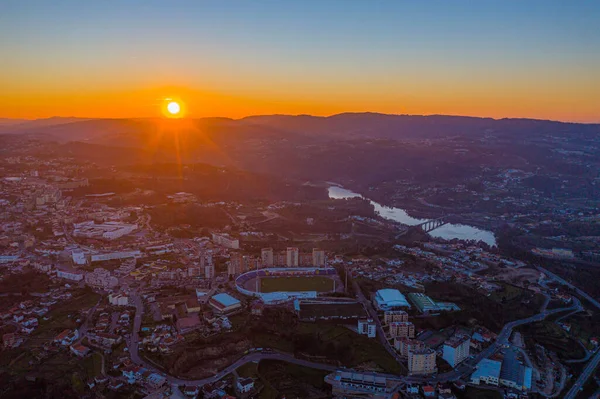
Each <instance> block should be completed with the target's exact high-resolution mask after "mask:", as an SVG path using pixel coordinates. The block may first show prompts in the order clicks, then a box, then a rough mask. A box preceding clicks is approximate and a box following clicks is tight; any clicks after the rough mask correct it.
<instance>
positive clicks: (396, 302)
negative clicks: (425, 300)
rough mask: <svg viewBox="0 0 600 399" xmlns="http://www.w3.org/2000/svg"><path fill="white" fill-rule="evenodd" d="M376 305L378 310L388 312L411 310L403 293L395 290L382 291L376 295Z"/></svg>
mask: <svg viewBox="0 0 600 399" xmlns="http://www.w3.org/2000/svg"><path fill="white" fill-rule="evenodd" d="M374 301H375V305H376V306H377V308H379V309H381V310H383V311H387V310H394V309H399V308H410V304H409V303H408V301H407V300H406V297H405V296H404V295H402V293H401V292H400V291H398V290H395V289H389V288H386V289H382V290H379V291H377V292H376V293H375V298H374Z"/></svg>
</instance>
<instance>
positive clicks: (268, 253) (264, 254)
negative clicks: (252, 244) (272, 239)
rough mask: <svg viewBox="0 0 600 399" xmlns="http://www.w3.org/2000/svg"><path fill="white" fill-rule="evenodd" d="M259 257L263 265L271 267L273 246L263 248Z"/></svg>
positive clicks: (272, 263)
mask: <svg viewBox="0 0 600 399" xmlns="http://www.w3.org/2000/svg"><path fill="white" fill-rule="evenodd" d="M260 258H261V262H262V265H263V267H273V265H274V261H273V248H263V249H261V251H260Z"/></svg>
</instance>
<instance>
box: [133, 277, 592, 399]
mask: <svg viewBox="0 0 600 399" xmlns="http://www.w3.org/2000/svg"><path fill="white" fill-rule="evenodd" d="M356 288H357V287H355V289H356ZM356 292H357V295H358V298H359V301H360V302H363V301H367V299H366V298H365V297H364V296H363V295H362V292H361V291H360V288H358V289H356ZM130 295H131V296H130V298H131V300H132V303H133V305H134V306H135V309H136V312H135V317H134V322H133V332H132V334H131V338H130V339H128V340H127V347H128V350H129V354H130V356H131V360H132V361H133V362H134V363H136V364H138V365H141V366H143V367H145V368H146V369H148V370H151V371H153V372H156V373H158V374H161V375H165V377H166V378H167V380H168V381H169V382H170V383H171V384H177V385H185V384H190V385H204V384H209V383H214V382H217V381H219V380H220V379H222V378H223V377H225V376H226V375H227V374H230V373H232V372H233V371H234V370H236V369H237V368H239V367H241V366H243V365H244V364H246V363H250V362H260V361H261V360H267V359H269V360H279V361H284V362H288V363H293V364H297V365H299V366H304V367H309V368H314V369H318V370H325V371H336V370H339V369H340V368H339V367H335V366H332V365H328V364H323V363H315V362H310V361H307V360H302V359H297V358H295V357H294V356H292V355H289V354H286V353H279V352H274V351H261V352H254V353H249V354H247V355H245V356H243V357H241V358H240V359H238V360H237V361H235V362H234V363H232V364H230V365H229V366H227V367H226V368H224V369H223V370H221V371H219V372H218V373H216V374H215V375H212V376H210V377H207V378H203V379H197V380H187V379H183V378H179V377H176V376H172V375H168V374H165V372H164V371H162V370H160V369H158V368H157V367H156V366H154V365H153V364H151V363H149V362H148V361H146V360H145V359H143V358H141V357H140V356H139V351H138V344H139V331H140V327H141V324H142V315H143V312H144V304H143V302H142V299H141V298H140V297H139V295H137V293H135V292H131V293H130ZM575 301H576V302H574V303H573V305H571V306H570V307H568V308H560V309H552V310H545V309H544V310H543V311H541V312H540V313H538V314H536V315H534V316H531V317H528V318H526V319H521V320H515V321H512V322H510V323H507V324H506V325H505V326H504V327H503V328H502V330H501V332H500V334H498V337H497V339H496V341H495V342H494V343H493V344H492V345H490V346H489V347H488V348H486V349H485V350H483V351H482V352H480V353H479V355H477V356H476V357H475V358H473V359H470V360H467V361H465V362H463V363H462V364H461V365H459V366H458V367H457V368H456V369H454V370H453V371H451V372H448V373H443V374H439V375H437V376H434V377H432V376H397V375H391V374H383V373H373V374H375V375H377V376H381V377H385V378H387V379H389V380H393V381H397V382H399V383H407V384H410V383H423V382H428V383H436V382H448V381H456V380H458V379H460V378H461V377H463V376H466V375H468V374H470V373H472V372H473V371H474V370H475V365H477V363H479V362H480V361H481V360H482V359H484V358H487V357H489V356H491V355H492V354H494V353H495V352H496V351H498V350H499V349H500V348H501V347H503V346H505V345H508V344H509V342H508V340H509V338H510V336H511V334H512V331H513V329H514V328H515V327H518V326H521V325H523V324H528V323H533V322H536V321H540V320H543V319H545V318H546V317H548V316H550V315H553V314H556V313H559V312H564V311H574V310H577V309H580V308H582V307H581V303H580V302H579V300H577V299H575ZM367 302H368V301H367ZM363 303H364V302H363ZM367 310H368V311H369V314H370V315H371V317H373V318H374V319H375V320H376V321H377V325H378V329H377V333H378V335H379V339H380V341H381V343H382V345H384V347H385V348H386V350H388V352H390V354H392V355H393V357H394V358H395V359H396V360H398V361H400V358H399V357H398V355H397V353H396V352H395V351H394V349H393V348H392V347H391V345H390V344H389V342H388V341H387V340H386V339H385V335H384V334H383V328H382V327H381V324H380V322H379V318H378V317H377V314H373V313H374V312H375V311H374V309H373V308H372V307H371V306H367ZM594 360H595V361H596V362H600V356H595V357H594ZM596 366H597V364H596ZM588 367H589V368H590V369H591V370H590V373H591V371H593V369H595V366H593V367H591V365H588ZM586 370H587V368H586ZM571 399H572V398H571Z"/></svg>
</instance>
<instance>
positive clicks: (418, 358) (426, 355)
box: [408, 348, 437, 375]
mask: <svg viewBox="0 0 600 399" xmlns="http://www.w3.org/2000/svg"><path fill="white" fill-rule="evenodd" d="M435 360H436V353H435V351H434V350H433V349H431V348H423V349H415V350H411V351H409V352H408V372H409V374H410V375H423V374H432V373H435V372H436V370H437V366H436V362H435Z"/></svg>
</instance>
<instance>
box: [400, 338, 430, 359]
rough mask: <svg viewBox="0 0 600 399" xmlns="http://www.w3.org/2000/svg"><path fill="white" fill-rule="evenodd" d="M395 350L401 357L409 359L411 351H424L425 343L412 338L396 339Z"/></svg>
mask: <svg viewBox="0 0 600 399" xmlns="http://www.w3.org/2000/svg"><path fill="white" fill-rule="evenodd" d="M394 348H396V350H397V351H398V353H399V354H400V356H402V357H404V358H406V357H408V353H409V352H410V351H414V350H418V349H424V348H425V343H423V341H419V340H416V339H410V338H395V339H394Z"/></svg>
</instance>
